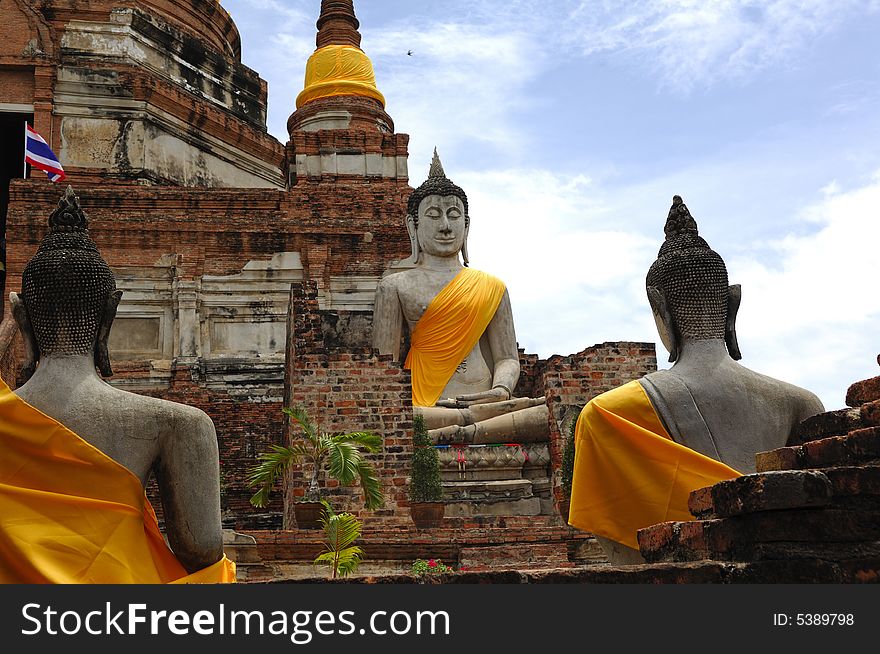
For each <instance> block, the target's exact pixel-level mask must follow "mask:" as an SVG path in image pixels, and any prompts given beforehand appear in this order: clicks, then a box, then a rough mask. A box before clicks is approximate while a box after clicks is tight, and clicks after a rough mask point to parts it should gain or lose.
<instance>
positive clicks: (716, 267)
mask: <svg viewBox="0 0 880 654" xmlns="http://www.w3.org/2000/svg"><path fill="white" fill-rule="evenodd" d="M664 231H665V232H666V241H665V242H664V243H663V245H662V246H661V248H660V253H659V254H658V256H657V260H656V261H655V262H654V263H653V265H652V266H651V268H650V270H649V271H648V276H647V279H646V280H645V283H646V286H647V291H648V301H649V302H650V303H651V311H652V312H653V313H654V320H655V322H656V323H657V331H658V332H659V333H660V339H661V340H662V341H663V345H665V346H666V348H667V349H668V350H669V360H670V361H675V360H676V359H677V358H678V355H679V352H680V349H681V346H682V342H683V341H685V340H691V339H692V340H706V339H724V340H725V342H726V344H727V350H728V352H729V353H730V356H731V357H733V358H734V359H740V358H742V355H741V354H740V351H739V345H738V344H737V341H736V327H735V325H736V313H737V311H738V310H739V303H740V299H741V290H740V287H739V285H738V284H737V285H735V286H728V283H727V268H726V266H725V265H724V260H723V259H722V258H721V257H720V256H719V255H718V253H717V252H715V251H714V250H712V249H711V248H710V247H709V244H708V243H706V241H705V240H703V239H702V238H701V237H700V236H699V234H698V231H697V223H696V221H695V220H694V219H693V217H692V216H691V214H690V212H689V211H688V208H687V206H686V205H685V204H684V202H683V201H682V199H681V197H679V196H678V195H676V196H675V197H674V198H673V199H672V207H671V208H670V209H669V216H668V217H667V219H666V227H665V228H664Z"/></svg>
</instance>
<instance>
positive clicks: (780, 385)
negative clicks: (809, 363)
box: [743, 367, 825, 420]
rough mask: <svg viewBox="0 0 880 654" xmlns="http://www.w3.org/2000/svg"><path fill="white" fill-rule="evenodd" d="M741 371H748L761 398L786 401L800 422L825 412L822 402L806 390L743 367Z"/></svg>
mask: <svg viewBox="0 0 880 654" xmlns="http://www.w3.org/2000/svg"><path fill="white" fill-rule="evenodd" d="M743 370H745V371H748V373H749V377H750V382H751V384H752V385H753V388H755V389H758V390H759V391H760V393H761V395H762V396H763V397H768V398H774V397H775V398H777V399H778V400H779V401H783V400H784V401H787V403H788V405H789V406H790V407H791V409H792V411H793V413H795V414H796V415H797V416H799V417H800V419H802V420H803V419H806V418H809V417H810V416H814V415H816V414H817V413H822V412H823V411H824V410H825V407H824V405H823V404H822V400H820V399H819V398H818V396H816V394H815V393H813V392H812V391H809V390H807V389H806V388H802V387H801V386H797V385H795V384H792V383H790V382H786V381H783V380H781V379H776V378H775V377H770V376H769V375H764V374H762V373H760V372H756V371H754V370H751V369H749V368H745V367H743Z"/></svg>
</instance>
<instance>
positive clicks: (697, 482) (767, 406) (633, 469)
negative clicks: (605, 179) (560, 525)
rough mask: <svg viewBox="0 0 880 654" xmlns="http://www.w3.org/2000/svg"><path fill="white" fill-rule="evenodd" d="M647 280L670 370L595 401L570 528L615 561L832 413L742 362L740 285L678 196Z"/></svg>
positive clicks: (583, 439)
mask: <svg viewBox="0 0 880 654" xmlns="http://www.w3.org/2000/svg"><path fill="white" fill-rule="evenodd" d="M665 232H666V240H665V242H664V243H663V246H662V247H661V248H660V252H659V255H658V257H657V260H656V261H655V262H654V263H653V265H652V266H651V268H650V270H649V271H648V276H647V280H646V287H647V294H648V301H649V303H650V305H651V310H652V312H653V315H654V319H655V322H656V324H657V329H658V332H659V334H660V339H661V341H662V342H663V344H664V346H665V347H666V348H667V349H668V350H669V353H670V356H669V360H670V362H672V363H673V364H674V365H673V366H672V368H670V369H669V370H660V371H657V372H654V373H651V374H649V375H647V376H645V377H643V378H642V379H640V380H638V381H634V382H630V383H628V384H625V385H623V386H621V387H619V388H616V389H614V390H612V391H609V392H607V393H603V394H602V395H599V396H597V397H596V398H594V399H593V400H591V401H590V403H589V404H587V406H586V407H584V410H583V411H582V413H581V415H580V417H579V419H578V423H577V427H576V445H575V469H574V480H573V484H572V496H571V509H570V513H569V523H570V524H571V525H573V526H575V527H577V528H579V529H583V530H585V531H591V532H593V533H594V534H595V535H596V536H597V537H599V541H600V543H602V545H603V547H604V548H605V550H606V553H608V554H609V558H611V560H612V562H613V563H634V562H639V561H640V560H641V557H640V556H639V554H638V552H637V549H636V548H637V547H638V541H637V538H636V532H637V531H638V530H639V529H641V528H643V527H647V526H650V525H652V524H657V523H660V522H664V521H669V520H690V519H692V516H691V515H690V513H689V512H688V508H687V503H688V496H689V494H690V493H691V491H694V490H696V489H698V488H703V487H705V486H711V485H712V484H714V483H717V482H719V481H722V480H725V479H731V478H734V477H737V476H739V475H741V474H747V473H752V472H754V471H755V454H757V453H758V452H762V451H767V450H772V449H775V448H779V447H783V446H784V445H785V443H786V441H787V439H788V436H789V434H790V433H791V431H792V429H793V428H794V427H795V425H797V424H798V423H799V422H801V421H802V420H805V419H806V418H808V417H810V416H812V415H815V414H817V413H821V412H822V411H823V410H824V409H823V407H822V403H821V402H820V401H819V399H818V398H817V397H816V396H815V395H814V394H813V393H811V392H809V391H807V390H804V389H802V388H799V387H797V386H793V385H791V384H788V383H785V382H782V381H779V380H777V379H773V378H771V377H767V376H765V375H762V374H759V373H757V372H754V371H752V370H749V369H748V368H746V367H744V366H742V365H741V364H739V363H737V361H738V360H739V359H740V358H741V355H740V349H739V344H738V342H737V338H736V329H735V325H736V316H737V311H738V309H739V305H740V299H741V290H740V286H739V285H734V286H728V279H727V269H726V267H725V265H724V261H723V260H722V258H721V257H720V256H719V255H718V254H717V253H716V252H714V251H713V250H711V249H710V248H709V245H708V244H707V243H706V241H705V240H704V239H703V238H701V237H700V236H699V234H698V229H697V223H696V221H695V220H694V218H693V217H692V216H691V214H690V212H689V211H688V208H687V206H686V205H685V204H684V202H683V201H682V199H681V198H680V197H679V196H675V197H674V198H673V202H672V207H671V209H670V211H669V215H668V218H667V221H666V227H665Z"/></svg>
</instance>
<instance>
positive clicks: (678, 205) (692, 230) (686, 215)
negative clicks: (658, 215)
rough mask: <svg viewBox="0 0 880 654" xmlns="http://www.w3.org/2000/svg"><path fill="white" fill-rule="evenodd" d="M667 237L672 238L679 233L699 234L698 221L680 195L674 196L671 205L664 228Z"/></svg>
mask: <svg viewBox="0 0 880 654" xmlns="http://www.w3.org/2000/svg"><path fill="white" fill-rule="evenodd" d="M663 231H664V232H666V238H672V237H674V236H678V235H679V234H699V230H698V229H697V221H696V220H694V217H693V216H691V212H690V211H688V208H687V205H686V204H685V203H684V200H682V199H681V196H680V195H676V196H673V198H672V206H671V207H669V215H668V216H667V217H666V226H665V227H664V228H663Z"/></svg>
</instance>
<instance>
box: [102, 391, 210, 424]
mask: <svg viewBox="0 0 880 654" xmlns="http://www.w3.org/2000/svg"><path fill="white" fill-rule="evenodd" d="M113 390H114V391H115V393H114V394H113V395H114V399H115V400H116V403H117V405H118V406H119V407H120V409H122V410H123V411H124V413H123V414H122V415H124V416H125V417H126V418H127V419H128V420H130V421H132V422H136V421H144V422H145V424H158V425H160V426H165V427H168V428H172V429H173V430H174V431H180V430H182V429H183V430H186V431H189V432H192V431H194V430H195V431H200V432H205V431H207V430H211V431H213V429H214V422H213V421H212V420H211V417H210V416H209V415H208V414H207V413H205V412H204V411H202V410H201V409H199V408H197V407H194V406H190V405H188V404H181V403H180V402H173V401H171V400H163V399H161V398H158V397H149V396H146V395H139V394H137V393H130V392H129V391H125V390H122V389H113Z"/></svg>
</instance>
